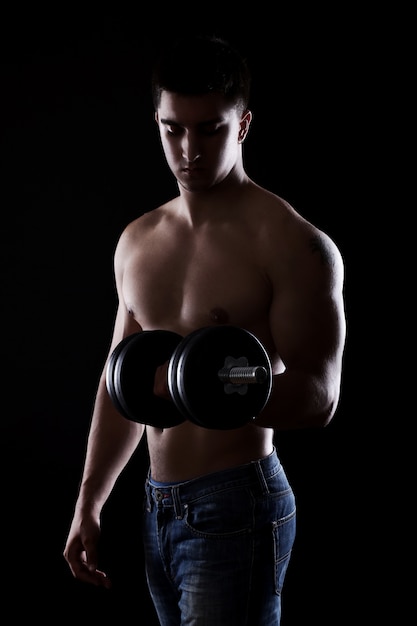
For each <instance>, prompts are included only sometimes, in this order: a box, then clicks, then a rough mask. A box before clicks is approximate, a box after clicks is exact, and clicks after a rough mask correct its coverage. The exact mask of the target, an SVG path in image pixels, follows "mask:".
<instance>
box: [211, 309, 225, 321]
mask: <svg viewBox="0 0 417 626" xmlns="http://www.w3.org/2000/svg"><path fill="white" fill-rule="evenodd" d="M210 319H211V321H212V322H215V323H216V324H227V323H228V321H229V314H228V313H227V311H225V310H224V309H221V308H214V309H211V311H210Z"/></svg>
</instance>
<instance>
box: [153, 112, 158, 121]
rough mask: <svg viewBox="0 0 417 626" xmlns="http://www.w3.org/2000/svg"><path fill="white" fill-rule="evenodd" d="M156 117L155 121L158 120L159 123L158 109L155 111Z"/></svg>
mask: <svg viewBox="0 0 417 626" xmlns="http://www.w3.org/2000/svg"><path fill="white" fill-rule="evenodd" d="M154 119H155V122H156V123H158V122H159V117H158V111H155V113H154Z"/></svg>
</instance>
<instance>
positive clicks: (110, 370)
mask: <svg viewBox="0 0 417 626" xmlns="http://www.w3.org/2000/svg"><path fill="white" fill-rule="evenodd" d="M132 337H133V335H129V336H128V337H125V338H124V339H122V341H121V342H120V343H118V344H117V346H116V347H115V349H114V350H113V352H112V353H111V355H110V358H109V361H108V363H107V368H106V386H107V391H108V393H109V396H110V398H111V399H112V401H113V404H114V406H115V407H116V409H117V410H118V411H119V413H121V414H122V415H123V416H124V417H126V418H127V419H130V417H129V415H128V414H127V413H126V411H125V409H124V407H123V405H122V404H120V402H119V398H118V396H117V393H116V386H115V380H114V369H115V365H116V362H117V359H118V358H119V355H120V352H121V351H122V350H123V348H124V347H125V345H126V344H127V343H129V342H130V341H131V340H132Z"/></svg>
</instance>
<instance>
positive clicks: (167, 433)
mask: <svg viewBox="0 0 417 626" xmlns="http://www.w3.org/2000/svg"><path fill="white" fill-rule="evenodd" d="M146 434H147V443H148V449H149V457H150V470H151V476H152V478H153V479H154V480H157V481H159V482H182V481H185V480H190V479H192V478H197V477H198V476H202V475H205V474H209V473H211V472H217V471H221V470H224V469H227V468H230V467H235V466H237V465H243V464H245V463H250V462H251V461H255V460H257V459H259V458H263V457H265V456H267V455H268V454H270V453H271V452H272V450H273V430H272V429H271V428H262V427H260V426H255V425H254V424H252V423H251V424H248V425H246V426H243V427H241V428H236V429H232V430H213V429H209V428H202V427H201V426H197V425H195V424H193V423H192V422H191V421H189V420H186V421H184V422H183V423H182V424H180V425H179V426H174V427H172V428H165V429H161V428H155V427H152V426H147V427H146Z"/></svg>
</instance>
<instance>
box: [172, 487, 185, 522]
mask: <svg viewBox="0 0 417 626" xmlns="http://www.w3.org/2000/svg"><path fill="white" fill-rule="evenodd" d="M171 493H172V501H173V503H174V511H175V517H176V519H182V518H183V515H182V506H181V498H180V494H179V487H178V486H177V487H172V490H171Z"/></svg>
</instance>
